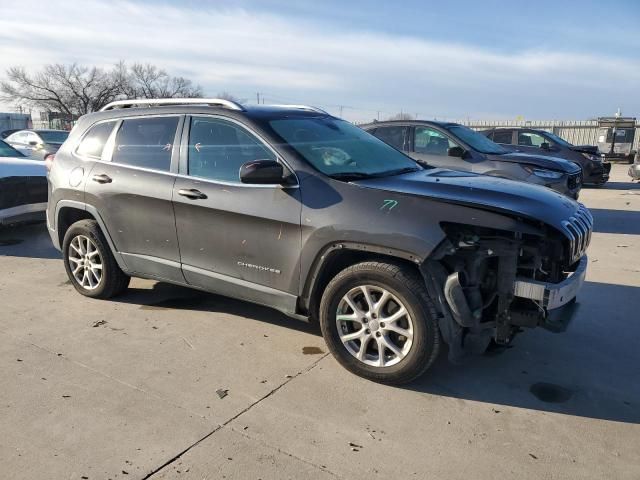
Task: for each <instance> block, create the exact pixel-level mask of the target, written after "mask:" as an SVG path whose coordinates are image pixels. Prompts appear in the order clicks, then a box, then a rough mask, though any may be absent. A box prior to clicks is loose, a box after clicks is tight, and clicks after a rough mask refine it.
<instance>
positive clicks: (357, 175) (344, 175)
mask: <svg viewBox="0 0 640 480" xmlns="http://www.w3.org/2000/svg"><path fill="white" fill-rule="evenodd" d="M419 170H422V169H421V168H419V167H404V168H398V169H396V170H387V171H385V172H377V173H364V172H337V173H333V174H331V175H329V176H330V177H331V178H335V179H336V180H346V181H349V180H364V179H366V178H380V177H392V176H394V175H402V174H403V173H410V172H417V171H419Z"/></svg>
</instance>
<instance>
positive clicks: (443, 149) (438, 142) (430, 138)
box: [414, 127, 458, 155]
mask: <svg viewBox="0 0 640 480" xmlns="http://www.w3.org/2000/svg"><path fill="white" fill-rule="evenodd" d="M414 145H415V151H416V153H424V154H425V155H448V153H449V149H450V148H452V147H457V146H458V144H457V143H455V142H454V141H452V140H451V139H450V138H449V137H447V136H446V135H444V134H442V133H440V132H439V131H437V130H434V129H433V128H429V127H416V130H415V143H414Z"/></svg>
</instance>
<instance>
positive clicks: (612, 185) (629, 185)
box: [585, 182, 640, 190]
mask: <svg viewBox="0 0 640 480" xmlns="http://www.w3.org/2000/svg"><path fill="white" fill-rule="evenodd" d="M585 188H593V189H596V190H640V182H607V183H605V184H604V185H602V186H599V187H595V186H589V185H585Z"/></svg>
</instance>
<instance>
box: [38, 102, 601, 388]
mask: <svg viewBox="0 0 640 480" xmlns="http://www.w3.org/2000/svg"><path fill="white" fill-rule="evenodd" d="M481 138H484V137H481ZM485 140H486V139H485ZM487 141H488V140H487ZM48 180H49V203H48V210H47V222H48V228H49V231H50V234H51V238H52V240H53V243H54V245H55V246H56V247H57V248H59V249H61V251H62V256H63V261H64V266H65V269H66V271H67V274H68V276H69V279H70V280H71V282H72V284H73V286H74V287H75V289H76V290H77V291H78V292H79V293H81V294H82V295H85V296H87V297H93V298H103V299H104V298H109V297H112V296H114V295H117V294H120V293H123V292H124V291H125V290H126V288H127V286H128V284H129V278H130V277H131V276H137V277H145V278H150V279H155V280H160V281H164V282H169V283H173V284H177V285H185V286H188V287H192V288H197V289H201V290H205V291H209V292H214V293H218V294H222V295H227V296H230V297H235V298H240V299H243V300H247V301H251V302H255V303H259V304H262V305H267V306H270V307H273V308H276V309H278V310H280V311H282V312H284V313H286V314H287V315H290V316H292V317H296V318H300V319H305V320H307V319H317V320H318V321H319V323H320V326H321V329H322V334H323V336H324V338H325V340H326V342H327V345H328V347H329V349H330V351H331V352H332V353H333V354H334V355H335V357H336V358H337V359H338V361H339V362H340V363H341V364H342V365H343V366H345V367H346V368H347V369H349V370H351V371H352V372H355V373H357V374H359V375H362V376H364V377H367V378H370V379H373V380H376V381H380V382H387V383H403V382H407V381H410V380H411V379H413V378H415V377H416V376H418V375H420V374H421V373H422V372H424V371H425V370H426V369H427V368H428V367H429V365H431V364H432V362H433V361H434V359H435V358H436V356H437V354H438V351H439V349H440V342H441V340H444V341H445V342H447V343H448V344H449V354H450V356H451V357H452V358H460V357H461V356H463V355H466V354H470V353H480V352H483V351H484V350H485V349H486V348H487V346H488V345H489V342H491V341H494V342H496V343H498V344H508V343H510V342H511V341H512V339H513V337H514V336H515V335H516V334H517V333H518V332H520V331H521V330H522V328H523V327H535V326H538V325H540V326H543V327H546V328H549V329H561V328H562V326H563V324H564V322H566V321H567V320H568V318H569V317H570V313H571V311H572V309H571V305H570V304H571V303H572V302H574V300H575V297H576V293H577V291H578V289H579V288H580V286H581V284H582V282H583V280H584V277H585V272H586V266H587V257H586V255H585V251H586V249H587V246H588V244H589V240H590V236H591V227H592V218H591V215H590V213H589V211H588V210H587V209H586V208H585V207H584V206H583V205H581V204H579V203H577V202H575V201H574V200H572V199H570V198H567V197H565V196H563V195H559V194H558V193H556V192H553V191H552V190H550V189H547V188H544V187H540V186H536V185H528V184H525V183H520V182H512V181H509V180H504V179H499V178H494V177H490V176H485V175H475V174H471V173H464V172H454V171H451V170H443V169H440V168H425V167H423V166H421V165H419V164H418V163H416V162H415V161H414V160H412V159H411V158H409V157H408V156H406V155H404V154H403V153H401V152H399V151H398V150H396V149H394V148H392V147H390V146H389V145H387V144H386V143H384V142H382V141H380V140H378V139H377V138H375V137H374V136H372V135H369V134H368V133H366V132H364V131H363V130H361V129H360V128H358V127H356V126H354V125H352V124H351V123H349V122H346V121H343V120H340V119H338V118H335V117H332V116H331V115H329V114H327V113H326V112H323V111H322V110H319V109H316V108H313V107H304V106H278V107H276V106H265V105H259V106H251V107H249V106H243V105H240V104H238V103H235V102H231V101H228V100H217V99H183V100H138V101H136V100H132V101H119V102H115V103H112V104H110V105H108V106H107V107H105V108H104V109H103V111H101V112H99V113H93V114H89V115H86V116H84V117H82V118H81V119H80V120H79V121H78V123H77V125H76V127H75V129H74V130H73V131H72V133H71V135H70V137H69V139H68V140H67V141H66V142H65V143H64V145H63V146H62V147H61V148H60V150H59V151H58V153H57V154H56V156H55V159H54V160H53V163H52V167H51V171H50V173H49V178H48ZM230 328H233V327H232V326H230Z"/></svg>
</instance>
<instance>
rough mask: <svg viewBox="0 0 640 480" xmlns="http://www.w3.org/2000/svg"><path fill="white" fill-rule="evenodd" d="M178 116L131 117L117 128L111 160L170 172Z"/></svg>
mask: <svg viewBox="0 0 640 480" xmlns="http://www.w3.org/2000/svg"><path fill="white" fill-rule="evenodd" d="M177 127H178V117H150V118H131V119H128V120H124V121H123V122H122V125H121V126H120V130H118V134H117V136H116V143H115V147H114V149H113V156H112V158H111V161H112V162H115V163H122V164H124V165H131V166H134V167H142V168H150V169H153V170H161V171H166V172H168V171H169V169H170V168H171V152H172V150H173V141H174V139H175V136H176V128H177Z"/></svg>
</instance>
